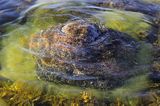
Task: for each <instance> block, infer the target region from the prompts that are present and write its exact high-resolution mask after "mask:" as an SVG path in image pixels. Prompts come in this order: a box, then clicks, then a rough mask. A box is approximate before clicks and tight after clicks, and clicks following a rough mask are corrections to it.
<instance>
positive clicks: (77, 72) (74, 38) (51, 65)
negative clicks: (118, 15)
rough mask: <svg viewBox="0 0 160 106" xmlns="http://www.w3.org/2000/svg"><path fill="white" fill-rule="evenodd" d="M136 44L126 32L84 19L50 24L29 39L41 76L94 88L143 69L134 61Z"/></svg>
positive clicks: (115, 82)
mask: <svg viewBox="0 0 160 106" xmlns="http://www.w3.org/2000/svg"><path fill="white" fill-rule="evenodd" d="M139 45H140V44H139V43H138V42H136V41H135V40H134V39H133V38H131V37H129V36H128V35H127V34H124V33H121V32H118V31H114V30H112V29H108V28H105V27H102V26H99V25H97V24H94V23H90V22H87V21H84V20H75V21H70V22H67V23H64V24H62V25H58V26H56V27H50V28H48V29H46V30H43V31H41V32H40V33H38V34H36V35H33V36H32V38H31V41H30V49H31V51H32V52H33V53H34V55H35V57H36V59H37V75H38V76H39V77H40V78H41V79H45V80H48V81H53V82H58V83H65V84H71V85H78V86H85V87H88V86H89V87H96V88H113V87H116V86H120V85H122V84H123V83H124V82H125V80H127V79H129V78H131V77H133V76H136V75H137V72H138V74H142V73H144V69H143V68H144V67H141V69H139V67H138V65H137V64H138V61H137V58H136V57H137V53H138V51H139Z"/></svg>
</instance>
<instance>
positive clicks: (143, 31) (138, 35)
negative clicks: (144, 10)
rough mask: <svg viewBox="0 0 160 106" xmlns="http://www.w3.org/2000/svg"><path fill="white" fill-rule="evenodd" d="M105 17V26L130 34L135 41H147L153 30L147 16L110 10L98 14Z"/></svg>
mask: <svg viewBox="0 0 160 106" xmlns="http://www.w3.org/2000/svg"><path fill="white" fill-rule="evenodd" d="M98 15H99V16H100V17H104V18H103V19H104V25H105V26H107V27H109V28H112V29H114V30H118V31H121V32H124V33H127V34H129V35H130V36H132V37H133V38H135V39H145V38H146V36H148V32H149V30H150V28H151V26H150V24H148V23H149V20H148V19H147V18H146V16H145V15H143V14H141V13H136V12H129V11H120V10H114V9H113V10H110V11H106V12H102V13H100V14H98Z"/></svg>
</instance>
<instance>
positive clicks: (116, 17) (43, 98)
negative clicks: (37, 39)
mask: <svg viewBox="0 0 160 106" xmlns="http://www.w3.org/2000/svg"><path fill="white" fill-rule="evenodd" d="M46 2H47V1H45V2H44V1H42V0H41V1H36V2H35V5H33V6H31V7H29V8H28V9H27V10H24V11H23V12H22V13H21V14H20V17H19V18H18V19H17V20H14V23H12V21H11V22H10V23H7V24H6V25H4V26H3V28H4V31H5V32H6V33H4V34H2V35H1V38H2V39H1V45H2V47H1V48H2V49H1V57H0V59H1V61H0V62H1V71H0V75H1V76H2V78H1V79H2V80H1V82H2V84H0V87H1V88H0V90H1V92H0V95H1V98H2V99H1V100H0V102H1V101H2V102H1V103H4V104H6V105H7V103H8V104H16V105H17V104H19V105H20V104H24V105H32V104H33V103H34V104H35V105H40V104H44V105H51V104H52V105H56V104H61V105H62V104H63V103H64V104H65V105H69V104H72V105H74V104H88V105H89V104H90V105H93V104H95V105H97V104H99V105H106V104H113V105H118V104H126V105H138V104H144V103H146V104H147V101H149V100H150V101H154V102H153V105H154V104H156V103H158V101H159V95H158V93H157V92H159V91H158V89H159V84H153V83H150V81H149V80H148V79H147V75H146V73H148V72H149V71H150V69H149V68H148V67H147V65H148V64H152V59H153V56H152V52H151V51H152V48H153V46H152V44H150V43H146V42H145V40H146V36H153V35H155V36H159V35H158V31H159V29H158V27H156V25H154V24H155V22H154V19H155V18H159V17H156V16H151V15H148V14H143V13H141V12H133V11H124V10H123V9H113V8H111V7H110V6H109V7H110V8H109V7H108V6H107V5H106V7H105V5H102V6H101V7H100V6H98V5H97V3H96V1H94V2H84V1H83V2H82V1H78V2H73V1H70V2H69V1H65V2H64V1H63V2H58V1H53V2H50V1H48V2H47V3H46ZM95 4H96V5H95ZM74 19H85V20H88V21H90V22H94V23H98V24H101V25H104V26H105V27H108V28H112V29H114V30H118V31H121V32H124V33H127V34H129V35H130V36H132V37H133V38H135V39H137V40H140V41H141V43H142V47H141V48H142V49H141V51H140V52H139V54H138V55H139V64H141V65H142V66H143V67H145V68H142V69H143V70H144V72H146V73H144V74H140V75H137V76H136V77H134V78H132V79H129V80H127V81H126V82H125V84H124V85H123V86H122V87H118V88H116V89H111V90H105V89H93V88H81V87H75V86H69V85H62V84H55V83H52V82H46V81H42V80H39V79H38V77H37V75H36V62H35V59H34V58H33V53H32V51H30V50H29V42H30V37H31V36H32V35H34V34H35V33H37V32H40V31H41V30H42V29H46V28H48V27H50V26H55V25H57V24H59V23H64V22H67V21H69V20H74ZM146 64H147V65H146ZM144 65H146V66H144ZM140 69H141V68H140ZM8 79H9V81H8ZM10 80H11V81H10ZM148 89H151V90H148ZM154 90H155V91H154ZM153 96H154V97H155V98H156V99H153V98H152V97H153ZM146 98H148V99H149V100H148V99H146ZM5 102H6V103H5Z"/></svg>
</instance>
